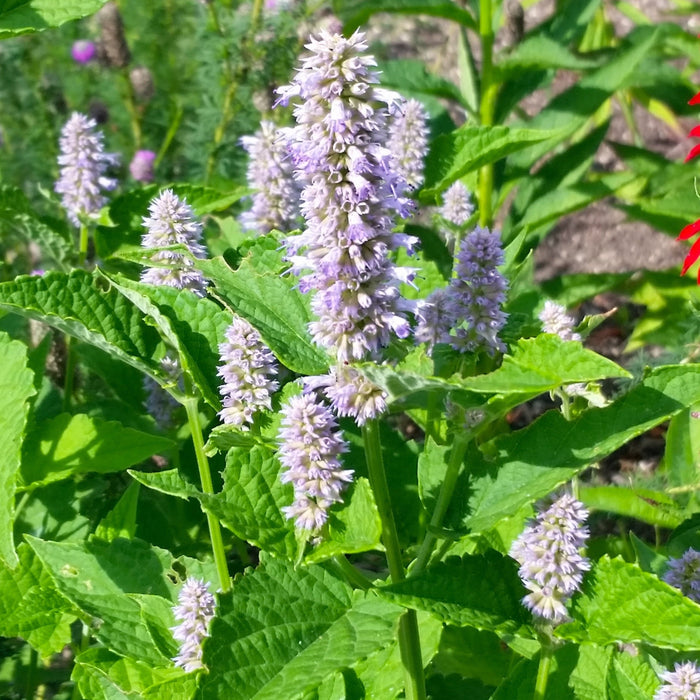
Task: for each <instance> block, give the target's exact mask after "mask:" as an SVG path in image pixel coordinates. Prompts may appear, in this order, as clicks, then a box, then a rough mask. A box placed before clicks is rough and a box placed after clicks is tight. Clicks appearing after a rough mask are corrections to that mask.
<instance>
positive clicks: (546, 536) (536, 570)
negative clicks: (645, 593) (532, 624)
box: [510, 495, 590, 624]
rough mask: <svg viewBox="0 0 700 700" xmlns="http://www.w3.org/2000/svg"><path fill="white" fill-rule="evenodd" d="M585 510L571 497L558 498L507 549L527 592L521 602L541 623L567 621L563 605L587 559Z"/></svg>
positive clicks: (577, 584)
mask: <svg viewBox="0 0 700 700" xmlns="http://www.w3.org/2000/svg"><path fill="white" fill-rule="evenodd" d="M587 517H588V511H587V510H586V509H585V508H584V506H583V504H582V503H580V502H579V501H577V500H576V499H575V498H573V497H572V496H568V495H564V496H561V497H560V498H558V499H557V500H556V501H555V502H554V503H553V504H552V505H551V506H550V507H549V508H547V510H545V511H541V512H540V513H539V514H538V515H537V518H536V520H535V521H534V522H533V523H532V524H530V525H528V526H527V527H526V528H525V530H524V531H523V532H522V534H521V535H520V537H518V538H517V539H516V540H515V542H513V546H512V547H511V550H510V556H511V557H513V559H515V560H516V561H517V562H518V563H519V564H520V571H519V574H520V578H521V579H522V581H523V584H524V585H525V588H527V589H528V590H529V591H530V593H529V594H528V595H526V596H525V597H524V598H523V603H524V604H525V605H526V606H527V607H528V608H529V609H530V610H532V612H533V613H534V614H535V615H536V616H538V617H540V618H543V619H544V620H548V621H550V622H553V623H554V624H559V623H560V622H563V621H564V620H565V619H566V618H567V611H566V605H565V604H566V602H567V601H568V600H569V598H570V597H571V596H572V595H573V593H574V592H575V591H577V590H579V588H580V586H581V582H582V580H583V574H584V572H586V571H588V570H589V569H590V563H589V561H588V559H586V558H585V557H583V556H582V555H581V553H580V550H581V548H582V547H583V546H584V545H585V542H586V540H587V539H588V530H587V529H586V528H585V527H584V522H585V521H586V518H587Z"/></svg>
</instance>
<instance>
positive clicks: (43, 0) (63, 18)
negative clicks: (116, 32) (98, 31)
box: [0, 0, 106, 39]
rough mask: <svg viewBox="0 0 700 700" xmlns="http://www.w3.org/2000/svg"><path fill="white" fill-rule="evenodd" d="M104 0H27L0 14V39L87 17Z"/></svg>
mask: <svg viewBox="0 0 700 700" xmlns="http://www.w3.org/2000/svg"><path fill="white" fill-rule="evenodd" d="M105 2H106V0H29V1H28V2H24V3H22V4H21V5H19V6H16V7H14V8H13V9H11V10H9V12H3V13H2V14H0V39H7V38H8V37H11V36H18V35H20V34H31V33H32V32H40V31H43V30H44V29H49V28H51V27H60V26H61V25H62V24H65V23H66V22H70V21H71V20H74V19H80V18H81V17H87V15H91V14H92V13H93V12H96V11H97V10H99V9H100V7H102V5H104V3H105Z"/></svg>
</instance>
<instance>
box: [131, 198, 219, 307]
mask: <svg viewBox="0 0 700 700" xmlns="http://www.w3.org/2000/svg"><path fill="white" fill-rule="evenodd" d="M148 211H149V213H150V216H147V217H144V219H143V225H144V226H145V227H146V229H147V231H148V232H147V233H146V234H145V235H144V236H142V238H141V243H142V245H143V247H144V248H165V247H166V246H172V245H177V244H180V245H184V246H186V247H187V248H188V249H189V251H190V252H191V253H192V255H194V256H195V257H197V258H203V257H204V256H205V255H206V250H205V248H204V246H203V245H202V244H201V239H202V224H201V223H199V221H197V220H196V219H195V216H194V212H193V211H192V207H190V206H189V205H188V204H187V203H186V202H184V201H182V200H180V199H179V198H178V196H177V195H176V194H175V193H174V192H173V191H172V190H163V192H161V193H160V194H159V195H158V196H157V197H156V198H155V199H153V200H152V201H151V204H150V206H149V208H148ZM152 259H153V260H156V261H158V262H161V263H162V264H163V267H150V268H148V269H146V270H144V271H143V272H142V273H141V281H142V282H146V283H148V284H155V285H164V286H167V287H176V288H177V289H189V290H191V291H193V292H194V293H195V294H197V295H198V296H201V297H203V296H205V294H206V291H205V289H206V286H207V282H206V280H205V279H204V276H203V275H202V273H201V272H200V271H199V270H197V269H196V268H195V267H194V263H193V262H192V260H191V259H190V258H189V257H188V256H186V255H184V254H183V253H179V252H177V251H174V250H161V251H159V252H157V253H154V255H153V258H152Z"/></svg>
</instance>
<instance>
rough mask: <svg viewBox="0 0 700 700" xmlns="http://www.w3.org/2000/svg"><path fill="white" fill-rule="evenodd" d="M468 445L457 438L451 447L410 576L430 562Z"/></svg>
mask: <svg viewBox="0 0 700 700" xmlns="http://www.w3.org/2000/svg"><path fill="white" fill-rule="evenodd" d="M468 444H469V441H468V440H467V439H465V438H463V437H461V436H459V437H457V438H456V439H455V441H454V444H453V445H452V451H451V452H450V461H449V462H448V464H447V471H446V472H445V479H444V481H443V482H442V486H441V487H440V493H439V494H438V499H437V503H436V504H435V510H434V511H433V515H432V517H431V518H430V525H428V531H427V532H426V533H425V538H424V539H423V543H422V544H421V546H420V549H419V550H418V556H417V557H416V561H415V563H414V564H413V566H412V567H411V576H417V575H418V574H419V573H421V571H423V570H424V569H425V567H426V566H427V565H428V562H429V561H430V555H431V554H432V553H433V547H434V546H435V542H436V541H437V539H438V538H437V535H436V534H435V533H436V531H437V530H439V529H440V528H441V527H442V521H443V519H444V517H445V513H447V508H448V507H449V505H450V501H451V500H452V494H453V493H454V490H455V486H456V485H457V477H458V476H459V470H460V467H461V466H462V460H463V459H464V453H465V452H466V451H467V445H468Z"/></svg>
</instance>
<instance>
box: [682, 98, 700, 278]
mask: <svg viewBox="0 0 700 700" xmlns="http://www.w3.org/2000/svg"><path fill="white" fill-rule="evenodd" d="M688 104H690V105H697V104H700V92H699V93H698V94H697V95H695V96H694V97H693V98H692V99H691V100H690V101H689V102H688ZM689 136H694V137H696V138H700V124H699V125H698V126H694V127H693V128H692V129H691V130H690V134H689ZM698 155H700V143H699V144H696V145H695V146H693V147H692V148H691V149H690V153H688V155H687V156H686V159H685V162H686V163H687V162H688V161H689V160H692V159H693V158H695V156H698ZM696 233H700V219H698V220H697V221H695V222H693V223H692V224H688V225H687V226H686V227H685V228H684V229H683V230H682V231H681V232H680V234H679V236H678V239H677V240H679V241H686V240H688V238H692V237H693V236H694V235H695V234H696ZM698 258H700V238H698V240H697V241H695V243H693V245H692V246H691V247H690V250H689V251H688V255H686V256H685V260H684V261H683V269H682V270H681V275H684V274H685V273H686V272H688V268H690V266H691V265H692V264H693V263H694V262H695V261H696V260H697V259H698ZM698 284H700V271H698Z"/></svg>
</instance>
